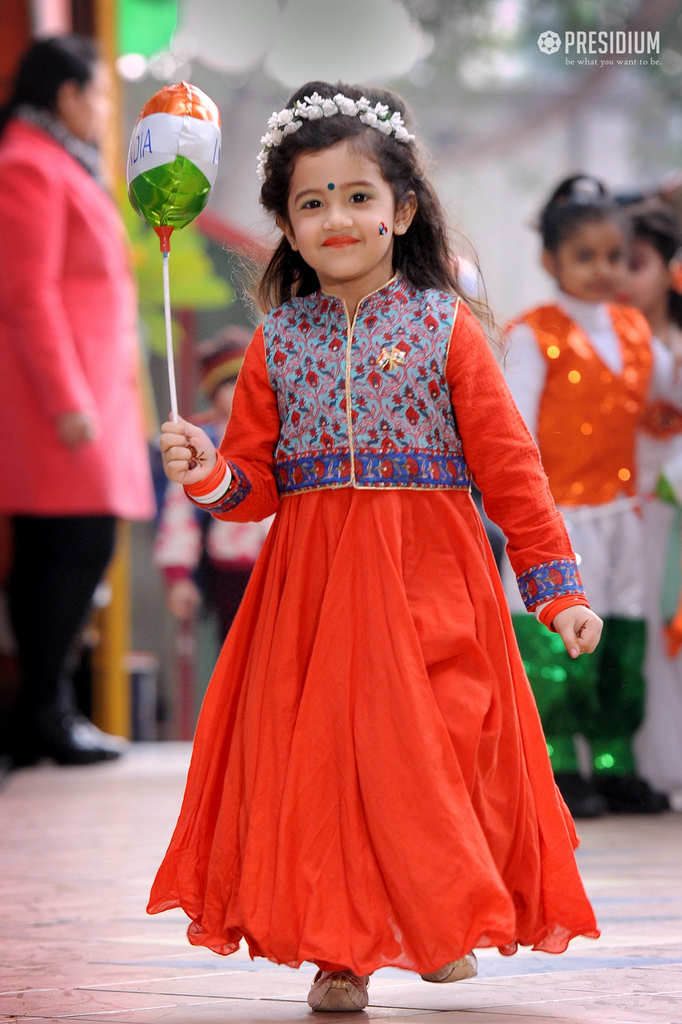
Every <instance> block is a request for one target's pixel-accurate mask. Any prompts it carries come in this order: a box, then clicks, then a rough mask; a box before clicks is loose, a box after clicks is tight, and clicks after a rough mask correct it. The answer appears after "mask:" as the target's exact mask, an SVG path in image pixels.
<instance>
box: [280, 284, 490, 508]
mask: <svg viewBox="0 0 682 1024" xmlns="http://www.w3.org/2000/svg"><path fill="white" fill-rule="evenodd" d="M457 308H458V300H457V298H456V296H453V295H448V294H447V293H445V292H440V291H436V290H435V289H428V290H424V291H418V290H417V289H416V288H414V287H413V286H412V285H411V284H410V283H409V282H408V281H407V280H406V279H405V278H404V277H403V276H402V275H397V276H396V277H395V278H393V280H392V281H390V282H389V283H388V284H387V285H385V286H384V287H383V288H380V289H379V290H378V291H376V292H373V293H372V294H371V295H368V296H366V297H365V298H364V299H362V301H361V302H360V304H359V306H358V309H357V312H356V314H355V318H354V321H353V323H349V320H348V315H347V312H346V307H345V304H344V303H343V301H342V300H341V299H339V298H336V297H334V296H331V295H325V294H324V293H322V292H315V293H314V294H313V295H308V296H306V297H305V298H294V299H291V300H290V301H289V302H286V303H284V305H282V306H279V307H278V308H277V309H274V310H272V312H271V313H269V314H268V316H267V317H266V318H265V321H264V323H263V335H264V338H265V354H266V362H267V369H268V375H269V378H270V383H271V385H272V387H273V390H274V391H275V394H276V396H277V405H278V408H279V415H280V420H281V423H282V428H281V432H280V436H279V441H278V443H277V447H276V449H275V471H276V478H277V487H278V489H279V492H280V494H282V495H286V494H296V493H299V492H301V491H307V490H310V489H312V488H320V487H325V488H328V487H382V488H400V487H420V488H430V489H431V488H448V489H462V490H468V489H469V486H470V481H471V476H470V473H469V470H468V469H467V465H466V462H465V459H464V454H463V452H462V442H461V440H460V438H459V434H458V433H457V427H456V424H455V417H454V413H453V410H452V405H451V402H450V389H449V387H448V383H447V380H446V375H445V371H446V363H447V358H448V349H449V345H450V338H451V336H452V331H453V327H454V324H455V320H456V316H457Z"/></svg>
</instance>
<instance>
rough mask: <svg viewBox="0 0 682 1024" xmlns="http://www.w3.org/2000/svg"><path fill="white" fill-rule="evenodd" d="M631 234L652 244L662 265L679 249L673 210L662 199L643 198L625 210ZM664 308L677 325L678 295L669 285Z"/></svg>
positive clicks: (681, 301) (681, 310)
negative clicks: (666, 303)
mask: <svg viewBox="0 0 682 1024" xmlns="http://www.w3.org/2000/svg"><path fill="white" fill-rule="evenodd" d="M627 212H628V215H629V217H630V223H631V225H632V234H633V237H634V238H639V239H641V240H642V241H644V242H648V243H649V245H651V246H653V248H654V249H655V250H656V252H657V253H658V254H659V256H660V257H661V259H662V260H663V262H664V263H665V264H669V263H670V262H671V260H672V259H674V258H675V256H677V257H678V258H679V256H680V255H682V254H681V253H680V250H681V249H682V231H681V230H680V225H679V223H678V220H677V217H676V215H675V210H674V209H673V208H672V207H671V206H669V205H668V203H666V202H664V201H663V200H662V199H653V198H652V199H646V200H644V202H642V203H638V204H637V205H633V206H631V207H629V209H628V211H627ZM668 310H669V313H670V316H671V317H672V319H673V320H674V321H675V323H676V324H677V326H678V327H682V295H680V293H679V292H677V291H674V290H673V289H672V288H670V289H669V291H668Z"/></svg>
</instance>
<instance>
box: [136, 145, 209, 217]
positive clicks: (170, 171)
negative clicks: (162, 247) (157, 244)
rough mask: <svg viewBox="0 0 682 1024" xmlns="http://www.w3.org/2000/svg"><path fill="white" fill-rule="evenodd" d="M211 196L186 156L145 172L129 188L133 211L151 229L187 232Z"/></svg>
mask: <svg viewBox="0 0 682 1024" xmlns="http://www.w3.org/2000/svg"><path fill="white" fill-rule="evenodd" d="M210 192H211V183H210V182H209V180H208V178H207V177H206V175H205V174H203V173H202V171H200V170H199V168H198V167H197V166H196V165H195V164H193V163H192V161H191V160H188V159H187V158H186V157H184V156H176V158H175V160H173V162H172V163H168V164H161V165H160V166H159V167H152V168H151V169H149V170H147V171H143V173H142V174H138V175H137V176H136V177H135V178H133V180H132V181H131V182H130V185H129V188H128V195H129V197H130V202H131V204H132V206H133V208H134V209H135V210H137V212H138V213H139V214H140V216H141V217H143V218H144V219H145V220H146V221H147V222H148V223H149V224H151V225H152V227H159V226H161V225H163V226H170V227H174V228H184V227H185V226H186V225H187V224H189V223H190V222H191V221H193V220H194V218H195V217H197V216H198V215H199V214H200V213H201V211H202V210H203V208H204V207H205V206H206V203H207V202H208V197H209V195H210Z"/></svg>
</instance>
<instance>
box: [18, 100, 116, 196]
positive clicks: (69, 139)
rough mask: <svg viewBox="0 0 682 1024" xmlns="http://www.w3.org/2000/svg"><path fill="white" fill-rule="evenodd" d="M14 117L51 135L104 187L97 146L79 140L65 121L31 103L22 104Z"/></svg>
mask: <svg viewBox="0 0 682 1024" xmlns="http://www.w3.org/2000/svg"><path fill="white" fill-rule="evenodd" d="M14 115H15V116H16V117H18V118H20V119H21V120H22V121H26V122H28V124H34V125H35V126H36V127H37V128H42V130H43V131H44V132H47V134H48V135H51V136H52V138H53V139H55V141H56V142H58V143H59V144H60V145H62V146H63V147H64V149H65V150H67V152H68V153H70V154H71V156H72V157H73V158H74V160H77V161H78V163H79V164H80V165H81V167H84V168H85V170H86V171H87V172H88V174H91V175H92V176H93V178H94V179H95V181H97V183H98V184H100V185H102V184H103V182H102V177H101V171H100V153H99V150H98V148H97V146H93V145H91V144H90V143H89V142H83V140H82V139H77V138H76V136H75V135H72V133H71V132H70V131H69V129H68V128H67V127H66V125H65V124H64V123H63V121H60V120H59V118H58V117H55V116H54V114H51V113H50V111H49V110H45V108H44V107H34V106H32V105H31V104H30V103H20V104H19V106H17V107H16V108H15V110H14Z"/></svg>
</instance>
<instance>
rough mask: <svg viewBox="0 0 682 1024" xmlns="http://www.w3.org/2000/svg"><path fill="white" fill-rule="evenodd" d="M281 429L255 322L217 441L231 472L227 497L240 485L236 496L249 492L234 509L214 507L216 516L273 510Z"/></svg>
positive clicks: (248, 518)
mask: <svg viewBox="0 0 682 1024" xmlns="http://www.w3.org/2000/svg"><path fill="white" fill-rule="evenodd" d="M279 430H280V421H279V412H278V409H277V399H276V397H275V393H274V391H273V390H272V387H271V386H270V381H269V380H268V374H267V369H266V365H265V342H264V340H263V331H262V328H260V327H259V328H258V330H257V331H256V333H255V334H254V336H253V339H252V341H251V344H250V345H249V347H248V349H247V350H246V356H245V357H244V364H243V366H242V369H241V372H240V374H239V380H238V381H237V387H236V389H235V393H234V402H233V405H232V415H231V416H230V422H229V423H228V425H227V430H226V431H225V436H224V438H223V440H222V442H221V445H220V451H221V452H222V454H223V455H224V457H225V459H226V461H227V463H228V465H229V467H230V470H231V472H232V477H233V479H232V483H231V485H230V491H228V497H229V495H230V494H231V493H233V492H235V491H236V490H237V489H239V488H240V489H241V492H240V497H241V495H242V494H243V493H244V492H245V491H247V493H246V495H245V497H243V499H242V500H240V502H239V504H236V505H235V507H234V508H231V509H229V510H228V511H225V512H213V514H214V515H216V516H217V518H218V519H229V520H232V521H233V522H238V523H250V522H257V521H259V520H260V519H266V518H267V517H268V516H271V515H274V513H275V512H277V510H278V508H279V501H280V499H279V494H278V493H277V485H276V483H275V474H274V450H275V445H276V444H277V439H278V437H279Z"/></svg>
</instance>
